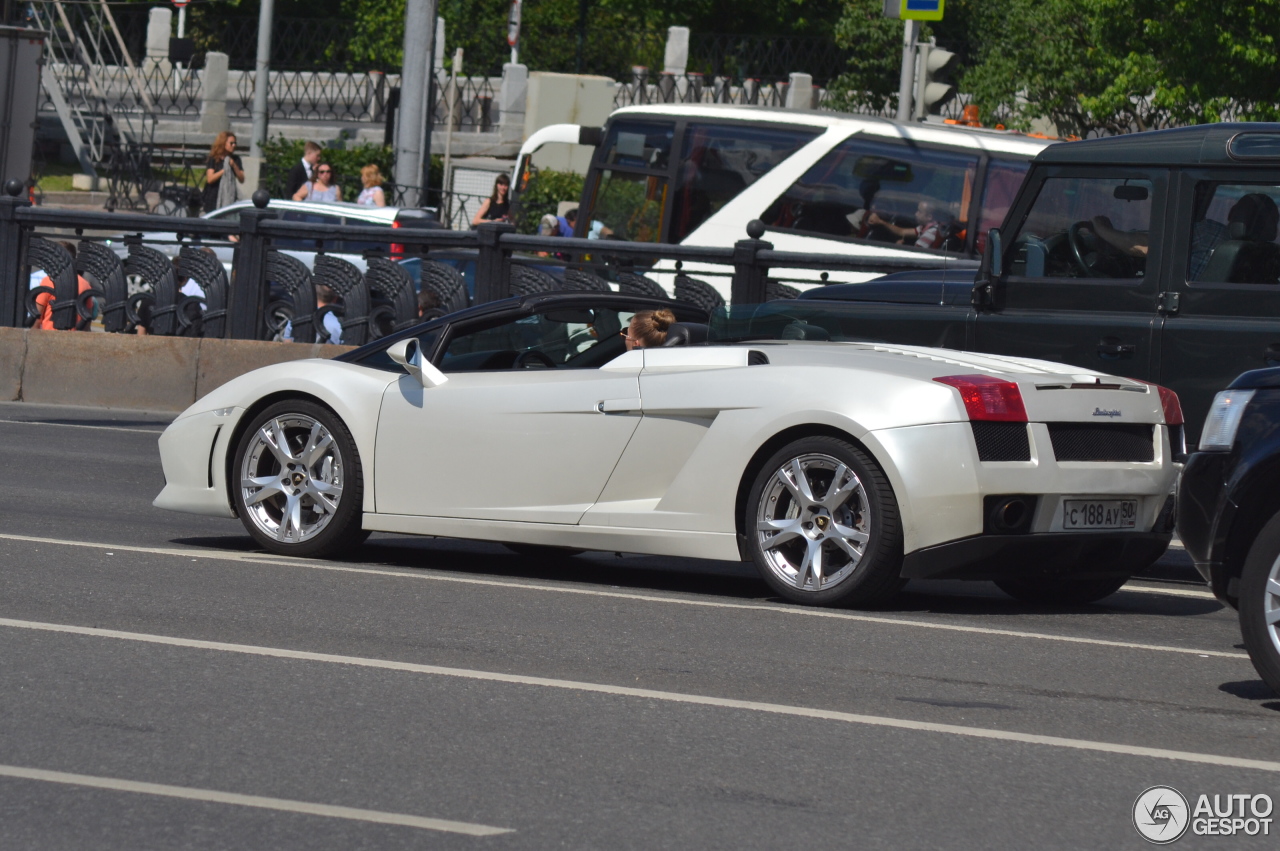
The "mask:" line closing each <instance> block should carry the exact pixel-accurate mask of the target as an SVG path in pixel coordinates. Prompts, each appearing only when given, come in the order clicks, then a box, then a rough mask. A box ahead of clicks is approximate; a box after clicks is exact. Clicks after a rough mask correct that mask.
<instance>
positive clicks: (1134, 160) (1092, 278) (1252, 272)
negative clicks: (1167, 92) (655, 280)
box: [802, 123, 1280, 442]
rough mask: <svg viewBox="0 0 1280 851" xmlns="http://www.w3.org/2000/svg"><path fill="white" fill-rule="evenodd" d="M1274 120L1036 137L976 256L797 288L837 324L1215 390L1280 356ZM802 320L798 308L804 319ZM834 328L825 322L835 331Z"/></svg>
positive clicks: (1279, 152) (894, 339)
mask: <svg viewBox="0 0 1280 851" xmlns="http://www.w3.org/2000/svg"><path fill="white" fill-rule="evenodd" d="M1278 223H1280V124H1264V123H1255V124H1213V125H1206V126H1199V127H1185V128H1179V129H1174V130H1161V131H1156V132H1149V133H1135V134H1131V135H1127V136H1117V137H1112V138H1106V139H1095V140H1089V141H1084V142H1071V143H1067V144H1061V145H1052V146H1050V147H1048V148H1045V149H1044V150H1043V151H1041V152H1040V154H1039V155H1038V156H1037V157H1036V158H1035V160H1034V162H1033V164H1032V167H1031V171H1030V172H1029V173H1028V175H1027V178H1026V180H1025V182H1024V183H1023V184H1022V188H1021V190H1020V191H1019V193H1018V196H1017V198H1016V199H1015V200H1014V202H1013V205H1012V206H1011V207H1010V209H1009V214H1008V216H1007V217H1006V218H1005V220H1004V224H1003V227H1001V228H1000V229H996V230H992V231H991V232H990V234H989V235H988V238H987V239H986V241H985V249H984V255H983V267H982V269H980V270H979V272H978V274H977V277H976V280H975V275H974V272H973V271H972V270H964V269H953V268H949V269H945V270H942V271H937V272H933V271H930V272H904V273H900V274H897V275H890V276H886V277H883V278H878V279H876V280H874V281H871V282H868V283H865V284H840V285H833V286H828V287H822V288H818V289H814V290H810V291H809V292H807V293H805V294H804V296H803V297H802V298H803V299H805V300H814V301H815V302H816V303H820V304H822V305H823V306H825V307H827V308H828V309H829V310H830V312H831V314H832V321H833V322H838V324H839V328H838V332H839V334H840V335H842V336H846V337H854V338H858V339H864V340H865V339H877V340H883V341H884V342H887V343H898V344H902V343H908V344H918V345H928V346H946V347H950V348H958V349H963V350H967V351H978V352H989V353H992V354H1001V355H1015V356H1019V357H1035V358H1043V359H1045V360H1050V361H1058V362H1061V363H1067V364H1075V365H1078V366H1082V367H1086V368H1089V369H1097V370H1100V371H1103V372H1107V373H1111V374H1118V375H1123V376H1126V377H1129V378H1137V379H1142V380H1146V381H1151V382H1154V383H1157V384H1161V385H1164V386H1166V387H1169V388H1171V389H1173V390H1174V391H1175V392H1177V394H1178V396H1179V397H1180V399H1181V400H1182V405H1183V408H1184V410H1185V412H1186V416H1187V425H1188V434H1187V437H1188V439H1189V440H1191V441H1192V442H1194V441H1195V439H1196V437H1197V436H1198V435H1197V433H1196V432H1197V431H1198V429H1199V427H1200V424H1201V423H1203V422H1204V417H1205V414H1206V413H1207V412H1208V410H1209V405H1210V403H1211V402H1212V400H1213V396H1214V393H1215V392H1217V391H1218V390H1220V389H1221V388H1223V387H1225V386H1226V385H1227V384H1228V382H1230V381H1231V379H1232V378H1233V377H1234V376H1236V375H1239V374H1240V373H1241V372H1244V371H1246V370H1251V369H1258V368H1263V367H1267V366H1271V365H1274V364H1277V363H1280V235H1278V233H1277V225H1278ZM806 321H810V320H806ZM833 337H834V334H833Z"/></svg>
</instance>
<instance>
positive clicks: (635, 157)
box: [600, 121, 675, 171]
mask: <svg viewBox="0 0 1280 851" xmlns="http://www.w3.org/2000/svg"><path fill="white" fill-rule="evenodd" d="M674 136H675V125H674V124H651V123H649V122H640V121H615V122H614V123H613V124H611V125H610V127H609V137H608V138H607V139H605V142H604V151H603V156H602V157H601V159H600V162H601V163H602V164H603V165H606V166H611V165H618V166H627V167H629V168H646V169H652V170H654V171H666V170H667V164H668V162H670V160H671V140H672V138H673V137H674Z"/></svg>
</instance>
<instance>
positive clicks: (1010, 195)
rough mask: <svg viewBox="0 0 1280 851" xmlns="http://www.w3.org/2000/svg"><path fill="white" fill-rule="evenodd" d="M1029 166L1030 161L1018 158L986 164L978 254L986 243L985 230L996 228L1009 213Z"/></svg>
mask: <svg viewBox="0 0 1280 851" xmlns="http://www.w3.org/2000/svg"><path fill="white" fill-rule="evenodd" d="M1030 168H1031V163H1030V162H1025V161H1019V160H992V161H991V162H990V163H989V164H988V165H987V186H986V188H985V189H984V190H983V191H982V212H981V214H980V218H979V222H980V226H979V230H978V240H977V244H976V250H977V252H978V253H979V254H981V253H982V250H983V249H984V248H985V247H986V245H987V231H989V230H991V229H992V228H998V227H1000V225H1001V224H1002V223H1003V222H1004V217H1005V216H1006V215H1008V213H1009V207H1010V205H1012V204H1013V199H1014V198H1016V197H1018V188H1019V187H1021V186H1022V179H1023V178H1024V177H1026V176H1027V171H1028V170H1029V169H1030Z"/></svg>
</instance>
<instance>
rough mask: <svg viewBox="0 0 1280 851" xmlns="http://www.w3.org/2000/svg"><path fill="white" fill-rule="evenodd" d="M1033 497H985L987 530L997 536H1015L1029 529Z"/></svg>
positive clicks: (1033, 506) (1033, 502) (1034, 506)
mask: <svg viewBox="0 0 1280 851" xmlns="http://www.w3.org/2000/svg"><path fill="white" fill-rule="evenodd" d="M1035 508H1036V505H1035V497H1029V496H995V497H987V530H988V531H990V532H994V533H995V534H997V535H1017V534H1022V533H1024V532H1028V531H1030V529H1031V519H1032V517H1034V516H1035Z"/></svg>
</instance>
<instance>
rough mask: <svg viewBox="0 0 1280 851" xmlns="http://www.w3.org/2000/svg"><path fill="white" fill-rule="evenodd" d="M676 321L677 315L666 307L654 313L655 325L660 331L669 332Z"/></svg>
mask: <svg viewBox="0 0 1280 851" xmlns="http://www.w3.org/2000/svg"><path fill="white" fill-rule="evenodd" d="M675 321H676V315H675V314H674V313H672V312H671V311H670V310H668V309H667V308H665V307H663V308H661V309H659V310H655V311H654V312H653V324H654V325H656V326H658V330H659V331H665V330H667V329H668V328H669V327H671V325H673V324H674V323H675Z"/></svg>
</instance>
